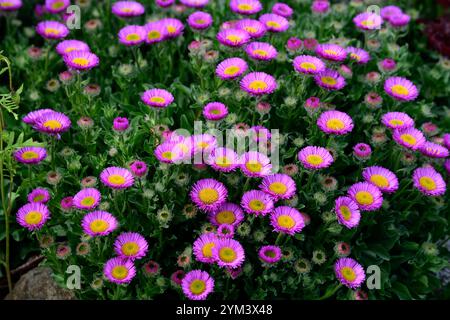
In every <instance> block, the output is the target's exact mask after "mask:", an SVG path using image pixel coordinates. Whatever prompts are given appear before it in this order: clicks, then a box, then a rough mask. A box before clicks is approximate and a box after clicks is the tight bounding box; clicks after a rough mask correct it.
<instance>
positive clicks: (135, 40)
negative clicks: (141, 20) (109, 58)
mask: <svg viewBox="0 0 450 320" xmlns="http://www.w3.org/2000/svg"><path fill="white" fill-rule="evenodd" d="M118 36H119V42H120V43H121V44H124V45H126V46H135V45H139V44H141V43H143V42H144V41H146V37H147V32H146V29H145V27H142V26H136V25H129V26H126V27H123V28H122V29H120V31H119V34H118Z"/></svg>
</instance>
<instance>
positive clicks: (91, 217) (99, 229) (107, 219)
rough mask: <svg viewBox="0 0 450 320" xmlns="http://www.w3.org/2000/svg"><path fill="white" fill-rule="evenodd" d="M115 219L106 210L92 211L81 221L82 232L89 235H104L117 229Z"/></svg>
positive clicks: (117, 224)
mask: <svg viewBox="0 0 450 320" xmlns="http://www.w3.org/2000/svg"><path fill="white" fill-rule="evenodd" d="M118 226H119V223H118V222H117V219H116V218H115V217H114V216H113V215H112V214H111V213H109V212H106V211H92V212H90V213H88V214H86V215H85V216H84V217H83V220H82V221H81V227H82V228H83V231H84V233H86V234H87V235H90V236H91V237H96V236H106V235H108V234H110V233H111V232H113V231H114V230H116V229H117V227H118Z"/></svg>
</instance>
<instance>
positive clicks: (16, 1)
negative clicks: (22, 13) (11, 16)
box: [0, 0, 22, 11]
mask: <svg viewBox="0 0 450 320" xmlns="http://www.w3.org/2000/svg"><path fill="white" fill-rule="evenodd" d="M20 8H22V0H0V11H16V10H19V9H20Z"/></svg>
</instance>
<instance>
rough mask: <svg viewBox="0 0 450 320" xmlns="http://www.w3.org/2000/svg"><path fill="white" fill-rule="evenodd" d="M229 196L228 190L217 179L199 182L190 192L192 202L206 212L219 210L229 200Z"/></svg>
mask: <svg viewBox="0 0 450 320" xmlns="http://www.w3.org/2000/svg"><path fill="white" fill-rule="evenodd" d="M227 196H228V190H227V188H226V187H225V186H224V185H223V183H221V182H219V181H217V180H215V179H201V180H199V181H197V182H196V183H195V184H194V186H193V187H192V190H191V192H190V197H191V200H192V202H194V203H195V204H196V205H197V207H199V208H200V209H201V210H203V211H206V212H213V211H215V210H217V209H218V208H219V207H220V206H221V205H222V204H223V203H224V202H225V201H226V200H227Z"/></svg>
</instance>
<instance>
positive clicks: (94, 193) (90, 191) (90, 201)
mask: <svg viewBox="0 0 450 320" xmlns="http://www.w3.org/2000/svg"><path fill="white" fill-rule="evenodd" d="M101 198H102V195H101V194H100V191H98V190H97V189H95V188H86V189H83V190H81V191H79V192H78V193H77V194H76V195H75V196H74V197H73V205H74V206H75V207H76V208H78V209H80V210H92V209H94V208H95V207H97V206H98V204H99V203H100V200H101Z"/></svg>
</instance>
